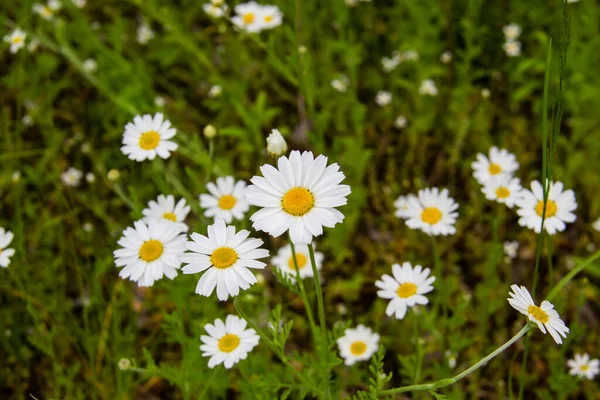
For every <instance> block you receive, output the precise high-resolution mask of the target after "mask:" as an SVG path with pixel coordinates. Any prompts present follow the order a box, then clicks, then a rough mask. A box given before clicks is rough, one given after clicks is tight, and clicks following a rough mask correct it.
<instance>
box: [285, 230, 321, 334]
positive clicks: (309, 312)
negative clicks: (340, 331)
mask: <svg viewBox="0 0 600 400" xmlns="http://www.w3.org/2000/svg"><path fill="white" fill-rule="evenodd" d="M290 247H291V248H292V258H293V259H294V268H295V269H296V282H297V283H298V287H299V288H300V297H302V301H303V302H304V309H305V310H306V316H307V317H308V323H309V324H310V330H311V332H312V335H313V338H314V340H315V343H316V341H317V340H319V339H318V338H319V333H318V329H317V325H316V324H315V318H314V317H313V312H312V307H311V306H310V302H309V301H308V296H307V295H306V289H305V287H304V281H303V280H302V278H301V277H300V269H299V268H298V259H296V248H295V247H294V243H293V242H292V240H291V239H290Z"/></svg>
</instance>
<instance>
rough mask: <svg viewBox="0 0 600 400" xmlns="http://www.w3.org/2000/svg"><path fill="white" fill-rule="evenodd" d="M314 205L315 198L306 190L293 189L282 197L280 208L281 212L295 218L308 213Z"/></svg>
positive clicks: (301, 188)
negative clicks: (281, 208)
mask: <svg viewBox="0 0 600 400" xmlns="http://www.w3.org/2000/svg"><path fill="white" fill-rule="evenodd" d="M314 205H315V197H314V196H313V195H312V193H311V192H309V191H308V189H305V188H303V187H295V188H293V189H290V190H288V191H287V193H286V194H284V195H283V200H282V201H281V207H283V211H285V212H286V213H288V214H291V215H293V216H295V217H301V216H303V215H304V214H306V213H308V212H309V211H310V210H311V209H312V208H313V207H314Z"/></svg>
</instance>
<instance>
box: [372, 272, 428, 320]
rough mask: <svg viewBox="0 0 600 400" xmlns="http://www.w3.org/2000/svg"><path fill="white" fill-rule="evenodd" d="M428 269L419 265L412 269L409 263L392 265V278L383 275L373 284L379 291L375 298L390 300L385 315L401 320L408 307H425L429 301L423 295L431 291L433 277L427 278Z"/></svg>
mask: <svg viewBox="0 0 600 400" xmlns="http://www.w3.org/2000/svg"><path fill="white" fill-rule="evenodd" d="M429 272H430V270H429V268H425V269H423V267H421V266H420V265H416V266H415V267H414V268H413V266H412V265H411V263H409V262H405V263H403V264H402V266H400V265H399V264H394V265H392V274H393V275H394V276H393V277H391V276H389V275H387V274H384V275H383V276H382V277H381V280H380V281H377V282H375V286H377V287H378V288H379V289H381V290H379V291H378V292H377V296H379V297H380V298H382V299H390V302H389V303H388V306H387V308H386V309H385V314H386V315H387V316H388V317H390V316H392V315H395V316H396V319H403V318H404V316H405V315H406V311H407V310H408V307H414V306H416V305H417V304H420V305H425V304H428V303H429V300H428V299H427V297H425V296H424V295H425V294H427V293H429V292H431V291H432V290H433V286H432V283H433V282H434V281H435V276H431V277H430V276H429Z"/></svg>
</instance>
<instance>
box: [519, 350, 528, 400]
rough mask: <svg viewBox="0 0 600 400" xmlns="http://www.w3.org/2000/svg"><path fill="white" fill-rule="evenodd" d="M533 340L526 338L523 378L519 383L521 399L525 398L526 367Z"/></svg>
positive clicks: (522, 368)
mask: <svg viewBox="0 0 600 400" xmlns="http://www.w3.org/2000/svg"><path fill="white" fill-rule="evenodd" d="M530 342H531V340H530V339H529V338H527V339H526V340H525V351H524V353H523V362H521V380H520V383H519V397H518V398H519V400H521V399H523V392H524V391H525V375H526V373H525V369H526V367H527V358H528V357H529V345H530Z"/></svg>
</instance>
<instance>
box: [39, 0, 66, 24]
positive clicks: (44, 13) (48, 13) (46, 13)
mask: <svg viewBox="0 0 600 400" xmlns="http://www.w3.org/2000/svg"><path fill="white" fill-rule="evenodd" d="M60 8H61V4H60V1H56V0H50V1H48V3H47V4H41V3H35V4H34V5H33V7H32V9H33V11H34V12H35V13H36V14H38V15H40V16H41V17H42V18H44V19H45V20H47V21H49V20H51V19H52V18H53V17H54V12H55V11H58V10H60Z"/></svg>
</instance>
